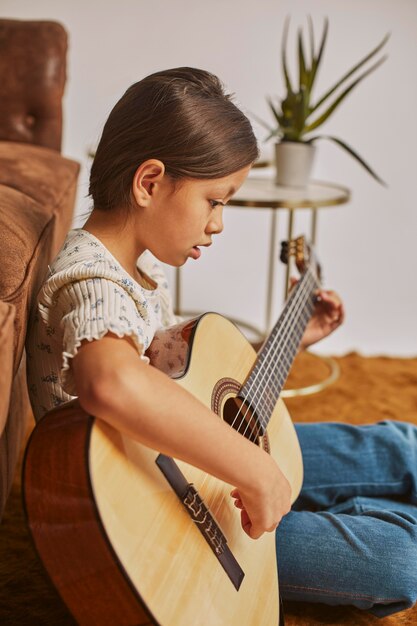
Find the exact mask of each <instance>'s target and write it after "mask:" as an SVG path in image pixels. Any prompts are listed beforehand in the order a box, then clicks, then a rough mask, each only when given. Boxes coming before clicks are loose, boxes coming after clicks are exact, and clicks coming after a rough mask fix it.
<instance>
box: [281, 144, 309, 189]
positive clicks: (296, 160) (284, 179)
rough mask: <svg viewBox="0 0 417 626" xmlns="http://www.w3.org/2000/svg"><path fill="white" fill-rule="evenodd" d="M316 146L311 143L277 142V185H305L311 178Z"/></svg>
mask: <svg viewBox="0 0 417 626" xmlns="http://www.w3.org/2000/svg"><path fill="white" fill-rule="evenodd" d="M315 152H316V147H315V146H314V145H313V144H311V143H299V142H296V141H282V142H281V143H277V144H275V165H276V177H275V182H276V184H277V185H284V186H288V187H305V186H306V185H307V184H308V181H309V179H310V174H311V170H312V168H313V161H314V154H315Z"/></svg>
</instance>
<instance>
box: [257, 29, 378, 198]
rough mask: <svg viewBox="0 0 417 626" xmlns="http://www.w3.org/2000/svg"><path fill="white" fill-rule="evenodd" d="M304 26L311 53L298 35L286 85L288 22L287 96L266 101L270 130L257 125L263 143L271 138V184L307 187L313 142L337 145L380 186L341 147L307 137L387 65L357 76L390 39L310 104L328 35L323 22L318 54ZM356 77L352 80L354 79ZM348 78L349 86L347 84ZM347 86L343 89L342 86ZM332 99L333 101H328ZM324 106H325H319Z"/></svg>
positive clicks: (284, 63)
mask: <svg viewBox="0 0 417 626" xmlns="http://www.w3.org/2000/svg"><path fill="white" fill-rule="evenodd" d="M308 24H309V40H310V41H309V44H310V52H309V54H306V50H305V46H304V40H303V34H302V30H301V29H299V31H298V40H297V44H298V46H297V47H298V82H297V83H296V84H295V82H294V81H292V80H291V78H290V75H289V71H288V66H287V58H286V48H287V39H288V30H289V18H287V19H286V21H285V24H284V32H283V40H282V52H281V61H282V70H283V75H284V80H285V86H286V90H287V93H286V95H285V97H284V98H283V99H281V100H279V101H278V103H277V104H276V103H275V102H274V101H273V100H272V99H271V98H268V99H267V101H268V105H269V107H270V109H271V112H272V115H273V117H274V120H275V126H274V127H272V126H270V125H269V124H267V123H265V122H264V121H263V120H260V119H259V118H257V119H258V121H259V122H260V123H261V124H262V125H263V126H264V127H266V128H267V129H268V131H269V135H268V137H267V140H268V139H271V138H274V137H275V138H276V139H277V140H278V141H277V143H276V164H277V177H276V183H277V184H281V185H292V186H304V185H305V184H306V183H307V182H308V178H309V175H310V171H311V167H312V163H313V157H314V152H315V146H314V142H315V141H317V140H318V139H329V140H331V141H334V142H335V143H337V144H338V145H339V146H340V147H341V148H343V149H344V150H346V151H347V152H348V153H349V154H350V155H351V156H352V157H353V158H355V159H356V160H357V161H358V162H359V163H360V164H361V165H362V166H363V167H364V168H365V169H366V170H367V172H369V174H371V176H373V178H375V179H376V180H377V181H378V182H380V183H382V184H385V183H384V182H383V181H382V180H381V178H380V177H379V176H378V175H377V174H376V173H375V172H374V170H373V169H372V168H371V167H370V166H369V165H368V164H367V163H366V162H365V161H364V160H363V159H362V158H361V157H360V156H359V155H358V154H357V153H356V152H355V151H354V150H353V149H352V148H351V147H350V146H349V145H348V144H347V143H345V142H344V141H342V140H341V139H339V138H337V137H333V136H329V135H313V136H312V135H311V133H312V132H313V131H315V130H316V129H317V128H318V127H319V126H321V125H322V124H324V122H326V120H327V119H328V118H329V117H330V116H331V115H332V113H333V112H334V111H335V110H336V109H337V107H338V106H339V105H340V104H341V103H342V102H343V101H344V99H345V98H346V96H347V95H348V94H349V93H350V92H351V91H352V90H353V89H354V88H355V87H356V86H357V85H358V84H359V83H360V82H361V81H362V80H364V78H366V76H368V75H369V74H371V73H372V72H374V71H375V70H376V69H377V68H378V67H379V66H380V65H381V63H383V62H384V61H385V59H386V56H383V57H382V58H380V59H379V60H378V61H377V62H376V63H374V64H373V65H371V66H370V67H368V69H366V70H365V71H364V72H363V73H361V74H360V75H357V72H358V70H360V69H361V68H362V67H363V66H364V65H365V64H366V63H367V62H368V61H370V59H372V58H373V57H375V55H377V54H378V52H379V51H380V50H381V48H382V47H383V46H384V45H385V43H386V42H387V40H388V37H389V35H386V36H385V37H384V39H383V40H382V41H381V43H380V44H379V45H378V46H377V47H376V48H374V49H373V50H372V51H371V52H370V53H369V54H367V55H366V57H365V58H363V59H362V60H361V61H359V62H358V63H357V64H356V65H355V66H354V67H353V68H352V69H351V70H349V71H348V72H346V73H345V74H344V76H343V77H342V78H341V79H340V80H339V81H337V83H336V84H335V85H333V87H331V88H330V89H329V90H328V91H327V92H325V93H324V95H322V97H320V98H315V99H313V88H314V85H315V81H316V78H317V72H318V69H319V67H320V64H321V62H322V59H323V51H324V48H325V44H326V39H327V33H328V20H327V18H326V19H325V22H324V28H323V33H322V37H321V41H320V43H319V46H318V49H317V51H316V50H315V46H314V30H313V23H312V20H311V18H310V17H309V20H308ZM308 57H309V58H308ZM353 75H356V78H353ZM351 77H352V81H350V82H349V83H348V81H349V79H350V78H351ZM347 83H348V84H347ZM332 96H333V98H332ZM324 105H326V106H324Z"/></svg>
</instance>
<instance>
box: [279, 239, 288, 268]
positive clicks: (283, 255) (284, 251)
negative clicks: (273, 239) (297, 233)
mask: <svg viewBox="0 0 417 626" xmlns="http://www.w3.org/2000/svg"><path fill="white" fill-rule="evenodd" d="M279 258H280V261H282V263H285V264H287V263H288V241H282V242H281V252H280V255H279Z"/></svg>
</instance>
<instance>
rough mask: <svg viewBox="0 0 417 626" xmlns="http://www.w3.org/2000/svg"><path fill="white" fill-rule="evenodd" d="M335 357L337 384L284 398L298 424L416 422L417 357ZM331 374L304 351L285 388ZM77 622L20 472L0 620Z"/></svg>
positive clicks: (1, 541)
mask: <svg viewBox="0 0 417 626" xmlns="http://www.w3.org/2000/svg"><path fill="white" fill-rule="evenodd" d="M337 361H338V363H339V365H340V368H341V377H340V378H339V380H338V381H337V382H335V383H334V384H333V385H331V386H330V387H328V388H327V389H325V390H324V391H321V392H320V393H317V394H314V395H310V396H299V397H296V398H291V399H287V400H286V404H287V406H288V408H289V410H290V413H291V415H292V416H293V419H294V421H310V422H315V421H321V420H324V421H326V420H327V421H334V420H337V421H342V422H350V423H354V424H361V423H371V422H377V421H379V420H381V419H387V418H388V419H400V420H408V421H410V422H414V423H416V424H417V358H414V359H391V358H385V357H380V358H369V357H367V358H365V357H361V356H360V355H358V354H348V355H346V356H344V357H341V358H338V359H337ZM326 373H327V370H326V365H325V364H324V363H323V362H322V361H320V360H318V359H317V358H315V357H314V356H312V355H310V354H303V355H301V356H300V357H298V360H297V362H296V364H295V367H294V369H293V372H292V374H291V377H290V379H289V381H288V385H287V386H288V387H290V388H294V387H297V386H303V385H305V384H313V383H315V382H318V381H319V380H320V379H322V378H324V377H325V376H326ZM285 615H286V624H287V626H319V625H327V626H329V625H346V626H365V625H366V626H372V625H375V626H376V625H377V624H378V625H380V626H412V625H417V607H415V608H414V609H410V610H409V611H404V612H402V613H399V614H397V615H395V616H393V617H387V618H385V619H378V618H376V617H372V616H369V615H368V614H366V613H363V612H361V611H359V610H356V609H354V608H350V607H349V608H346V607H344V608H342V607H334V608H331V607H327V606H325V605H320V604H302V603H292V602H291V603H286V605H285ZM74 623H75V622H74V620H73V619H72V618H71V616H70V615H69V613H68V611H67V610H66V608H65V606H64V605H63V603H62V602H61V600H60V598H59V596H58V595H57V593H56V592H55V590H54V588H53V587H52V585H51V583H50V582H49V580H48V577H47V575H46V574H45V573H44V571H43V568H42V565H41V564H40V562H39V560H38V557H37V555H36V553H35V551H34V548H33V546H32V543H31V540H30V537H29V534H28V531H27V529H26V526H25V521H24V516H23V511H22V505H21V497H20V472H18V474H17V476H16V480H15V484H14V487H13V490H12V493H11V495H10V498H9V500H8V504H7V508H6V512H5V515H4V518H3V522H2V525H1V526H0V624H2V625H3V626H6V625H7V626H9V625H10V626H24V625H28V626H29V625H30V626H38V625H39V626H42V625H50V626H67V625H68V626H69V625H73V624H74ZM92 626H95V625H92ZM97 626H100V625H97ZM115 626H117V624H115ZM207 626H216V624H207ZM254 626H266V625H263V624H256V625H255V624H254Z"/></svg>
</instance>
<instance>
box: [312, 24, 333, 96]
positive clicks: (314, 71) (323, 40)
mask: <svg viewBox="0 0 417 626" xmlns="http://www.w3.org/2000/svg"><path fill="white" fill-rule="evenodd" d="M328 30H329V20H328V19H327V17H326V19H325V20H324V26H323V33H322V36H321V41H320V46H319V51H318V53H317V56H315V57H313V60H312V64H311V78H310V91H312V89H313V85H314V81H315V80H316V76H317V71H318V69H319V67H320V62H321V59H322V57H323V52H324V48H325V45H326V41H327V33H328Z"/></svg>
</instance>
